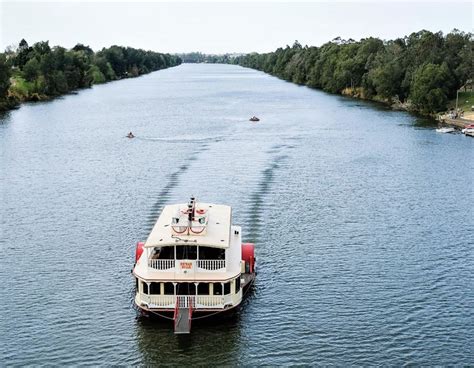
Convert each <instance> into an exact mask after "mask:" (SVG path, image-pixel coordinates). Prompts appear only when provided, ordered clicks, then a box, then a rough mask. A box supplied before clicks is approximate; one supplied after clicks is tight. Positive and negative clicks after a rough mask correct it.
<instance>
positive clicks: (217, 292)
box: [213, 282, 222, 295]
mask: <svg viewBox="0 0 474 368" xmlns="http://www.w3.org/2000/svg"><path fill="white" fill-rule="evenodd" d="M213 285H214V295H222V284H221V283H220V282H214V283H213Z"/></svg>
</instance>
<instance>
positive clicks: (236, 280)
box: [235, 276, 240, 293]
mask: <svg viewBox="0 0 474 368" xmlns="http://www.w3.org/2000/svg"><path fill="white" fill-rule="evenodd" d="M239 290H240V276H239V277H237V278H236V279H235V292H236V293H238V292H239Z"/></svg>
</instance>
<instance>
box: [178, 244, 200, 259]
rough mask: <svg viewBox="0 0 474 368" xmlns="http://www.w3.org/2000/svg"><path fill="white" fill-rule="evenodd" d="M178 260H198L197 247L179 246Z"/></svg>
mask: <svg viewBox="0 0 474 368" xmlns="http://www.w3.org/2000/svg"><path fill="white" fill-rule="evenodd" d="M176 259H197V247H196V246H195V245H180V246H177V247H176Z"/></svg>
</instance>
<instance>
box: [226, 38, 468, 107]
mask: <svg viewBox="0 0 474 368" xmlns="http://www.w3.org/2000/svg"><path fill="white" fill-rule="evenodd" d="M473 46H474V42H473V35H472V34H471V33H464V32H461V31H458V30H453V31H452V32H450V33H448V34H446V35H443V34H442V32H437V33H432V32H429V31H425V30H423V31H420V32H416V33H412V34H410V35H409V36H406V37H404V38H397V39H396V40H390V41H382V40H380V39H378V38H372V37H370V38H366V39H362V40H360V41H354V40H352V39H349V40H343V39H340V38H336V39H334V40H332V41H331V42H328V43H325V44H324V45H322V46H321V47H308V46H304V47H303V46H302V45H301V44H300V43H298V42H297V41H296V42H295V43H294V44H293V46H292V47H290V46H286V47H285V48H279V49H277V50H276V51H274V52H270V53H264V54H258V53H252V54H246V55H243V56H239V57H235V58H233V59H232V61H231V62H232V63H235V64H239V65H241V66H245V67H250V68H253V69H257V70H262V71H264V72H266V73H269V74H272V75H275V76H277V77H279V78H282V79H285V80H288V81H291V82H294V83H297V84H303V85H307V86H309V87H314V88H319V89H322V90H324V91H327V92H331V93H342V94H348V95H352V96H354V97H359V98H365V99H372V100H379V101H383V102H386V103H394V102H396V103H399V104H400V103H401V104H402V105H404V106H405V108H407V109H409V110H413V111H418V112H421V113H425V114H432V113H435V112H438V111H442V110H445V109H446V106H447V103H448V100H449V99H452V98H455V97H456V91H457V90H458V89H460V88H462V87H466V86H467V85H468V84H470V88H471V89H472V80H473V60H474V58H473Z"/></svg>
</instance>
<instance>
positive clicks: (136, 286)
mask: <svg viewBox="0 0 474 368" xmlns="http://www.w3.org/2000/svg"><path fill="white" fill-rule="evenodd" d="M135 290H136V291H137V292H138V279H137V278H136V277H135Z"/></svg>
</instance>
